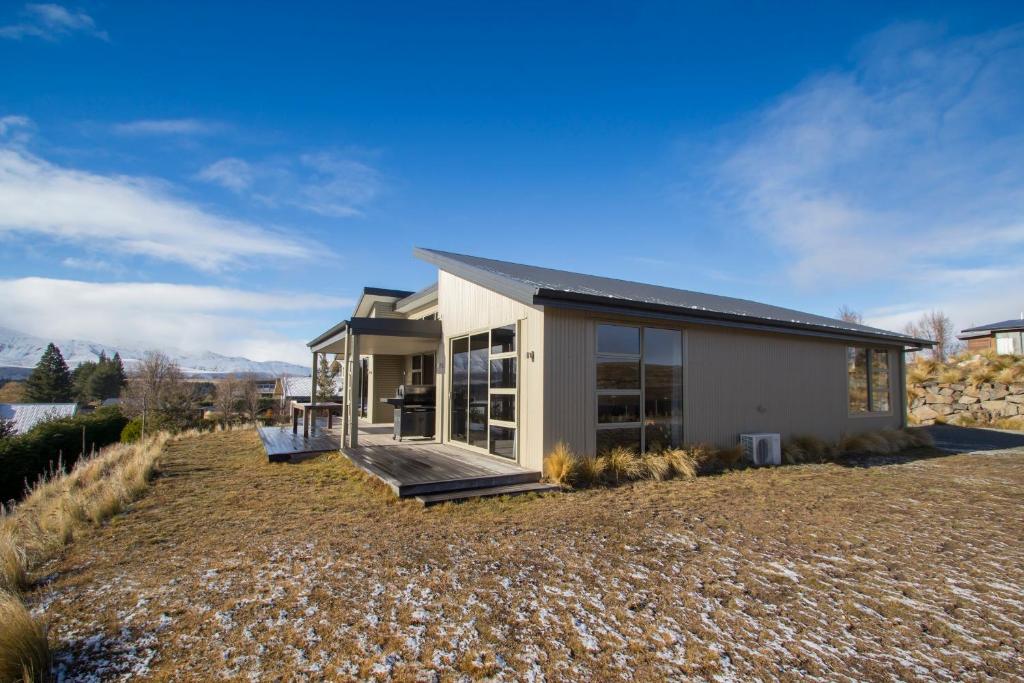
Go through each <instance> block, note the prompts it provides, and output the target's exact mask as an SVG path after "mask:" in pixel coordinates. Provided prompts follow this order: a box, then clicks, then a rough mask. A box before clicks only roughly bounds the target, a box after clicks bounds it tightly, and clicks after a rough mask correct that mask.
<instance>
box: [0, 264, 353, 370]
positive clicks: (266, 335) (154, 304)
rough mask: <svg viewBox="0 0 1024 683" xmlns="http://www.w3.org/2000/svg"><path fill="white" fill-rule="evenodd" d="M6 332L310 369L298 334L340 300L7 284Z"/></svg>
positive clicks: (142, 285)
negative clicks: (311, 316)
mask: <svg viewBox="0 0 1024 683" xmlns="http://www.w3.org/2000/svg"><path fill="white" fill-rule="evenodd" d="M0 288H2V289H3V291H4V292H5V295H6V296H5V301H6V303H5V305H4V306H3V307H2V309H0V326H3V327H8V328H11V329H15V330H18V331H20V332H26V333H28V334H32V335H36V336H41V337H48V338H52V339H69V338H77V339H88V340H90V341H96V342H100V343H106V344H112V345H124V346H126V347H135V348H143V349H145V348H153V349H161V348H162V349H167V348H177V349H182V350H185V351H206V350H209V351H214V352H216V353H221V354H225V355H233V356H245V357H247V358H251V359H253V360H285V361H291V362H295V363H300V364H303V365H304V364H306V363H307V362H308V360H309V358H308V355H309V354H308V350H307V349H306V346H305V342H306V341H308V339H305V338H299V337H296V336H295V333H294V331H293V328H294V327H295V326H296V325H297V324H301V320H299V319H296V318H297V317H298V318H301V315H302V314H303V313H304V312H306V313H307V314H308V311H311V310H335V311H337V317H338V319H339V320H340V319H341V318H342V317H343V315H344V311H345V310H346V309H348V307H350V306H351V305H352V303H353V302H352V301H351V300H349V299H345V298H341V297H332V296H323V295H310V294H308V293H303V294H301V295H298V294H291V293H287V292H286V293H263V292H253V291H246V290H240V289H231V288H224V287H212V286H199V285H181V284H167V283H148V282H119V283H96V282H83V281H78V280H58V279H51V278H40V277H27V278H18V279H10V280H0Z"/></svg>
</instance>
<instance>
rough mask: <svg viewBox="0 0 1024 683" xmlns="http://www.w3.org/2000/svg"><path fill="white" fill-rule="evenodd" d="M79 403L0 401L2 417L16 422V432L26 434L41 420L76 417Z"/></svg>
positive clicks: (0, 416)
mask: <svg viewBox="0 0 1024 683" xmlns="http://www.w3.org/2000/svg"><path fill="white" fill-rule="evenodd" d="M77 412H78V404H77V403H0V418H2V419H4V420H11V421H13V422H14V433H15V434H24V433H25V432H27V431H28V430H30V429H32V428H33V427H35V426H36V425H37V424H39V423H40V422H46V421H47V420H59V419H61V418H64V417H74V416H75V414H76V413H77Z"/></svg>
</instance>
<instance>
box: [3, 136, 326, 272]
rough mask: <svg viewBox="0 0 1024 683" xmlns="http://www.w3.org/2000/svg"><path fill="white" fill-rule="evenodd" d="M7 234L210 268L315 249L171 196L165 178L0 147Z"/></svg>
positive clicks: (303, 253) (292, 255)
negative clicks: (74, 165) (109, 171)
mask: <svg viewBox="0 0 1024 683" xmlns="http://www.w3.org/2000/svg"><path fill="white" fill-rule="evenodd" d="M4 233H9V234H29V235H39V236H47V237H51V238H54V239H58V240H62V241H67V242H72V243H77V244H86V245H96V244H102V245H104V248H107V249H110V250H114V251H118V252H121V253H125V254H134V255H142V256H149V257H152V258H156V259H161V260H164V261H172V262H177V263H184V264H187V265H189V266H192V267H194V268H199V269H203V270H211V271H212V270H218V269H222V268H225V267H228V266H233V265H241V264H244V263H245V262H246V261H248V260H251V259H261V260H267V259H282V258H308V257H310V256H312V254H313V253H314V249H313V247H312V245H308V244H305V243H302V242H300V241H298V240H296V239H293V238H291V237H288V236H285V235H282V234H278V233H276V232H273V231H270V230H267V229H265V228H262V227H260V226H256V225H253V224H251V223H247V222H244V221H239V220H234V219H231V218H226V217H223V216H219V215H217V214H214V213H211V212H210V211H207V210H206V209H204V208H202V207H200V206H198V205H196V204H193V203H190V202H187V201H184V200H182V199H179V198H176V197H174V196H172V195H170V194H169V193H168V191H167V188H166V186H165V184H163V183H160V182H157V181H154V180H150V179H144V178H137V177H129V176H107V175H101V174H97V173H90V172H88V171H79V170H75V169H71V168H66V167H62V166H58V165H55V164H52V163H49V162H47V161H45V160H43V159H41V158H39V157H37V156H34V155H32V154H29V153H27V152H25V151H23V150H20V149H16V148H13V147H8V148H3V147H0V235H2V234H4Z"/></svg>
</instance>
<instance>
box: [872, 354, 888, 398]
mask: <svg viewBox="0 0 1024 683" xmlns="http://www.w3.org/2000/svg"><path fill="white" fill-rule="evenodd" d="M871 411H872V412H875V413H887V412H889V352H888V351H886V350H885V349H872V350H871Z"/></svg>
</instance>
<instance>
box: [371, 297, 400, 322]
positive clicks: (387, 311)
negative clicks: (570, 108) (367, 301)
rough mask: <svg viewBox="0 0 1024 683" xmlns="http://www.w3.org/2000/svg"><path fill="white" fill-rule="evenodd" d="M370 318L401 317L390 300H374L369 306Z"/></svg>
mask: <svg viewBox="0 0 1024 683" xmlns="http://www.w3.org/2000/svg"><path fill="white" fill-rule="evenodd" d="M368 317H370V318H402V317H404V316H402V314H400V313H395V304H394V302H392V301H376V302H374V304H373V306H371V307H370V315H369V316H368Z"/></svg>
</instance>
